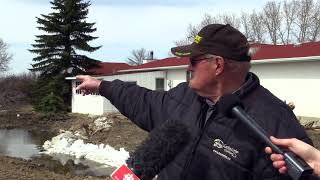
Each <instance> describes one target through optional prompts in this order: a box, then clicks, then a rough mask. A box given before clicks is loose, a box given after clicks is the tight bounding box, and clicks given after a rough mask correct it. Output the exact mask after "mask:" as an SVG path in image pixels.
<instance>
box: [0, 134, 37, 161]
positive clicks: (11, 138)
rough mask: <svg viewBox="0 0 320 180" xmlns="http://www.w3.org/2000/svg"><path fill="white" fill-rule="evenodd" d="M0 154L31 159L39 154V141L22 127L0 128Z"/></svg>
mask: <svg viewBox="0 0 320 180" xmlns="http://www.w3.org/2000/svg"><path fill="white" fill-rule="evenodd" d="M0 142H1V143H0V154H3V155H6V156H10V157H19V158H23V159H31V158H32V157H36V156H39V152H40V149H39V146H38V145H37V144H38V143H39V142H38V141H37V140H35V139H34V138H33V137H32V136H31V133H29V132H28V131H25V130H22V129H11V130H8V129H3V130H0Z"/></svg>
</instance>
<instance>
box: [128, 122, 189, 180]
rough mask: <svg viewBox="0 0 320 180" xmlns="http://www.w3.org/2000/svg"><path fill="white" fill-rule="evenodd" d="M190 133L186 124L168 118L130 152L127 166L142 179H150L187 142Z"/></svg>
mask: <svg viewBox="0 0 320 180" xmlns="http://www.w3.org/2000/svg"><path fill="white" fill-rule="evenodd" d="M190 139H191V133H190V131H189V128H188V127H187V125H185V124H184V123H182V122H179V121H173V120H168V121H166V122H164V123H163V124H162V125H160V126H159V127H158V128H156V129H154V130H152V131H151V132H150V133H149V136H148V137H147V139H146V140H145V141H144V142H142V144H141V145H140V146H139V147H137V149H136V151H134V152H133V153H130V157H129V158H128V160H127V161H126V162H127V164H128V167H130V168H132V169H133V172H134V173H135V174H136V175H137V176H138V177H139V178H140V179H142V180H150V179H152V178H153V177H155V176H156V175H157V174H158V173H159V172H160V171H161V170H162V169H163V168H164V167H166V166H167V165H168V164H169V163H170V162H171V161H173V160H174V158H175V157H176V155H177V154H178V153H179V152H181V151H182V149H183V148H184V147H185V146H186V145H187V144H188V142H189V141H190Z"/></svg>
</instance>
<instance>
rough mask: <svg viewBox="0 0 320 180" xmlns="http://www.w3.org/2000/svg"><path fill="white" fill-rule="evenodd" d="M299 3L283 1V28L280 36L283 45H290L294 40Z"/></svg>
mask: <svg viewBox="0 0 320 180" xmlns="http://www.w3.org/2000/svg"><path fill="white" fill-rule="evenodd" d="M296 8H297V1H291V2H287V1H286V0H285V1H283V8H282V16H283V23H284V24H283V26H282V28H281V29H280V32H279V35H280V38H281V41H282V43H283V44H289V43H290V42H291V41H292V39H291V36H292V31H293V22H294V19H295V16H296Z"/></svg>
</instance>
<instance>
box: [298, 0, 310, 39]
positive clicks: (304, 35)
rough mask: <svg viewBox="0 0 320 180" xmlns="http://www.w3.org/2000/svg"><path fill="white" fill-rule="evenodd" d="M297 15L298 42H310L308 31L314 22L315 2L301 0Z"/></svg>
mask: <svg viewBox="0 0 320 180" xmlns="http://www.w3.org/2000/svg"><path fill="white" fill-rule="evenodd" d="M297 3H298V7H297V14H296V18H295V19H296V21H295V24H296V25H297V27H298V31H297V32H296V33H295V37H296V39H297V41H298V42H300V43H303V42H306V41H307V40H308V31H309V29H310V26H311V22H312V11H313V10H312V8H313V6H314V2H313V0H301V1H297Z"/></svg>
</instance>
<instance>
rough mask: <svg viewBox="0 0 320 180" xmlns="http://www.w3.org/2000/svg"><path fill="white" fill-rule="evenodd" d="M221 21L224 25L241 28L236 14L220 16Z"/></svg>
mask: <svg viewBox="0 0 320 180" xmlns="http://www.w3.org/2000/svg"><path fill="white" fill-rule="evenodd" d="M219 16H220V19H221V23H222V24H230V25H231V26H233V27H234V28H236V29H239V28H240V19H239V18H238V17H237V15H236V14H234V13H231V14H227V13H226V14H222V15H219Z"/></svg>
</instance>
